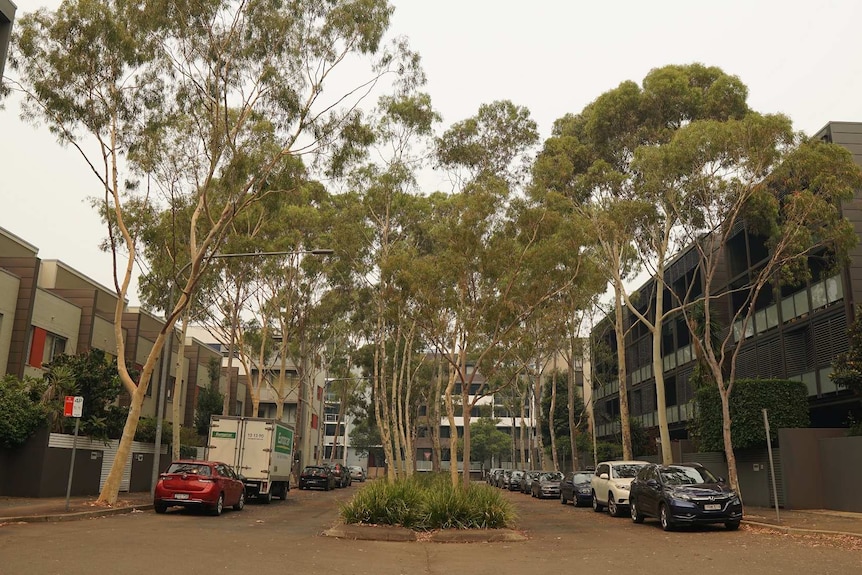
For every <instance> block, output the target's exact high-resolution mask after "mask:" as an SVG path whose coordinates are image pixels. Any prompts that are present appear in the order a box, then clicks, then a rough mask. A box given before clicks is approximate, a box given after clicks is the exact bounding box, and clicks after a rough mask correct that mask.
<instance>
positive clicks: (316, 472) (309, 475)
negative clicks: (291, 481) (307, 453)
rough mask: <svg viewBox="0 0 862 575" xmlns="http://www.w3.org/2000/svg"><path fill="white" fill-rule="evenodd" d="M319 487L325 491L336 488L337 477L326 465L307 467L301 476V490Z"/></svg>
mask: <svg viewBox="0 0 862 575" xmlns="http://www.w3.org/2000/svg"><path fill="white" fill-rule="evenodd" d="M312 487H317V488H319V489H323V490H324V491H329V490H330V489H334V488H335V476H334V475H333V474H332V470H331V469H330V468H329V467H327V466H326V465H307V466H306V467H305V469H303V470H302V473H301V474H300V475H299V488H300V489H311V488H312Z"/></svg>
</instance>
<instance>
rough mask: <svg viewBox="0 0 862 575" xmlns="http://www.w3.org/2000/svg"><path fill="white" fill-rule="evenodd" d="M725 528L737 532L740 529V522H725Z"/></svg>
mask: <svg viewBox="0 0 862 575" xmlns="http://www.w3.org/2000/svg"><path fill="white" fill-rule="evenodd" d="M724 527H725V528H726V529H727V530H728V531H736V530H737V529H739V521H727V522H725V524H724Z"/></svg>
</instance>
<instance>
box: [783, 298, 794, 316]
mask: <svg viewBox="0 0 862 575" xmlns="http://www.w3.org/2000/svg"><path fill="white" fill-rule="evenodd" d="M795 317H796V309H795V307H794V305H793V298H792V297H789V298H786V299H783V300H781V319H782V321H790V320H792V319H793V318H795Z"/></svg>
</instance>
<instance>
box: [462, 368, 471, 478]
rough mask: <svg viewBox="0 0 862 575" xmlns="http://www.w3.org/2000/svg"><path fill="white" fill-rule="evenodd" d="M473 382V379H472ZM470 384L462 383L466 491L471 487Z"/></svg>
mask: <svg viewBox="0 0 862 575" xmlns="http://www.w3.org/2000/svg"><path fill="white" fill-rule="evenodd" d="M470 380H471V381H472V378H471V379H470ZM469 394H470V382H468V381H464V382H462V383H461V413H462V414H463V416H464V417H463V419H464V437H463V441H462V444H463V445H464V454H463V459H464V472H463V473H462V474H461V485H462V487H464V489H467V488H468V487H470V415H471V414H470V410H471V409H472V404H471V403H470V401H469Z"/></svg>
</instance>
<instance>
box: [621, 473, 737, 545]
mask: <svg viewBox="0 0 862 575" xmlns="http://www.w3.org/2000/svg"><path fill="white" fill-rule="evenodd" d="M630 509H631V515H632V521H634V522H635V523H642V522H643V520H644V518H645V517H657V518H658V520H659V522H660V523H661V526H662V528H663V529H664V530H665V531H670V530H671V529H673V528H674V527H676V526H679V525H694V524H699V523H724V526H725V527H727V528H728V529H731V530H733V529H737V528H738V527H739V522H740V521H741V520H742V501H740V499H739V495H737V494H736V492H734V491H733V490H732V489H730V488H729V487H728V486H727V485H725V484H724V480H723V479H722V478H720V477H716V476H714V475H713V474H712V473H710V472H709V470H707V469H706V468H705V467H704V466H702V465H700V464H698V463H681V464H676V463H675V464H673V465H659V464H656V463H651V464H649V465H647V466H645V467H643V468H642V469H641V470H640V472H638V475H637V477H636V478H635V479H634V481H632V484H631V492H630Z"/></svg>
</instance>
